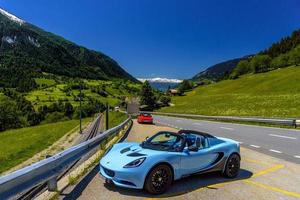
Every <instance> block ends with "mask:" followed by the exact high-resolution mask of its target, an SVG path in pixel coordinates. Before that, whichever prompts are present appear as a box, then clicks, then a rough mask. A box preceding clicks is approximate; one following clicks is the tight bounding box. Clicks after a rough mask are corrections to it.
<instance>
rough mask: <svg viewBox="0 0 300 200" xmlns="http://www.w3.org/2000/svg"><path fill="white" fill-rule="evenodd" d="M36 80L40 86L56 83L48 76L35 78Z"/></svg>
mask: <svg viewBox="0 0 300 200" xmlns="http://www.w3.org/2000/svg"><path fill="white" fill-rule="evenodd" d="M34 80H35V82H36V84H38V85H39V86H51V85H55V84H56V82H55V80H53V79H48V78H35V79H34Z"/></svg>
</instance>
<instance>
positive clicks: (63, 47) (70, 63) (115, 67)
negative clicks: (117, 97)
mask: <svg viewBox="0 0 300 200" xmlns="http://www.w3.org/2000/svg"><path fill="white" fill-rule="evenodd" d="M43 72H46V73H51V74H57V75H63V76H68V77H81V78H88V79H101V80H108V79H115V78H116V79H125V80H131V81H134V82H137V80H136V79H135V78H134V77H132V76H131V75H130V74H129V73H127V72H126V71H125V70H124V69H122V68H121V67H120V65H119V64H118V63H117V62H116V61H114V60H113V59H112V58H110V57H108V56H106V55H104V54H103V53H100V52H97V51H93V50H89V49H87V48H85V47H82V46H79V45H77V44H75V43H73V42H70V41H68V40H66V39H64V38H62V37H60V36H57V35H55V34H53V33H50V32H46V31H44V30H42V29H40V28H38V27H36V26H34V25H32V24H30V23H27V22H25V21H24V20H22V19H19V18H18V17H16V16H14V15H12V14H10V13H8V12H7V11H5V10H3V9H1V8H0V87H16V88H22V89H21V90H30V89H31V88H34V87H35V85H34V81H32V78H33V77H36V76H41V74H43ZM24 85H25V86H24Z"/></svg>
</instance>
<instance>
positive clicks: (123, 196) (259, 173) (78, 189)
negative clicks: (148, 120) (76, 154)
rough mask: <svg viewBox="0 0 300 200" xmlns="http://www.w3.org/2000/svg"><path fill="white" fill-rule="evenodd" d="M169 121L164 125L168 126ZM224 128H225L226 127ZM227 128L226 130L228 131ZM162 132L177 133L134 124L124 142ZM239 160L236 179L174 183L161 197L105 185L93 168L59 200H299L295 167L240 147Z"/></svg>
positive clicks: (194, 178) (215, 175) (200, 178)
mask: <svg viewBox="0 0 300 200" xmlns="http://www.w3.org/2000/svg"><path fill="white" fill-rule="evenodd" d="M155 119H156V120H158V121H159V120H161V122H163V121H162V118H158V117H155ZM164 119H165V118H164ZM173 120H174V119H171V120H169V121H168V122H170V123H171V121H173ZM175 120H176V119H175ZM199 123H200V122H199ZM226 125H227V126H229V125H230V124H226ZM227 126H226V128H229V127H227ZM224 127H225V126H224ZM163 130H166V131H167V130H168V131H178V130H177V129H174V128H171V127H168V126H158V125H146V124H145V125H141V124H138V123H136V121H135V120H134V124H133V128H132V130H131V131H130V133H129V135H128V137H127V139H126V141H136V142H141V141H143V140H144V138H145V137H146V136H151V135H153V134H155V133H156V132H157V131H163ZM224 131H226V129H224ZM241 156H242V160H241V171H240V174H239V176H238V177H237V178H236V179H233V180H232V179H225V178H223V177H222V176H220V174H219V173H211V174H204V175H197V176H192V177H188V178H184V179H181V180H179V181H176V182H174V183H173V185H172V187H171V189H170V190H169V191H168V192H167V193H165V194H163V195H149V194H147V193H146V192H144V191H143V190H133V189H124V188H119V187H116V186H113V185H108V184H106V183H105V181H103V180H102V179H101V178H100V176H99V174H98V167H96V168H95V169H94V170H93V171H92V172H91V173H90V174H89V175H88V176H86V177H85V178H84V179H83V180H82V181H81V182H80V183H79V184H78V185H77V186H75V187H74V188H72V190H69V191H64V192H63V194H62V195H61V196H60V199H81V200H98V199H99V200H102V199H103V200H106V199H107V200H135V199H145V200H148V199H165V198H166V199H182V200H184V199H191V200H193V199H195V200H196V199H197V200H198V199H210V200H215V199H216V200H227V199H228V200H229V199H253V200H277V199H281V200H293V199H300V187H299V185H300V174H299V171H300V165H299V164H295V163H292V162H289V161H285V160H282V159H279V158H275V157H272V156H269V155H266V154H263V153H260V152H257V151H256V149H254V150H253V149H249V148H244V147H241Z"/></svg>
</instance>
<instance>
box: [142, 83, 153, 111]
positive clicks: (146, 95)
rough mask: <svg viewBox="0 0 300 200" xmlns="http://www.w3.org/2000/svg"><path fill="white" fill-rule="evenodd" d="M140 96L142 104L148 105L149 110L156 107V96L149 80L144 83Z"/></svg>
mask: <svg viewBox="0 0 300 200" xmlns="http://www.w3.org/2000/svg"><path fill="white" fill-rule="evenodd" d="M140 96H141V100H140V103H141V105H146V106H147V107H148V109H149V110H153V109H154V108H155V96H154V93H153V89H152V87H151V86H150V84H149V82H148V81H145V82H144V83H143V85H142V89H141V94H140Z"/></svg>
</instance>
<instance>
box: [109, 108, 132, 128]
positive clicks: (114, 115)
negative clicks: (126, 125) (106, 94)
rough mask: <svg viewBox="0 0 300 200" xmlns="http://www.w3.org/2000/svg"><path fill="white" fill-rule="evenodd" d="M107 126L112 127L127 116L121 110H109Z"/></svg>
mask: <svg viewBox="0 0 300 200" xmlns="http://www.w3.org/2000/svg"><path fill="white" fill-rule="evenodd" d="M108 116H109V117H108V121H109V122H108V127H109V128H113V127H115V126H117V125H119V124H121V123H122V122H123V121H125V120H126V119H127V118H128V116H127V115H126V114H125V113H123V112H109V115H108Z"/></svg>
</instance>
